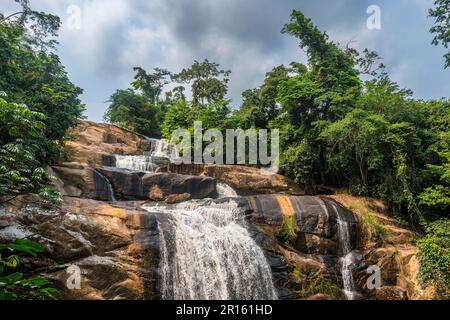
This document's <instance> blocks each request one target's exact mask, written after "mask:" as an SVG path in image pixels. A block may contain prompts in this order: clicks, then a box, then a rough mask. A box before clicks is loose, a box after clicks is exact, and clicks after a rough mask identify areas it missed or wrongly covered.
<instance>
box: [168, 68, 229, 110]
mask: <svg viewBox="0 0 450 320" xmlns="http://www.w3.org/2000/svg"><path fill="white" fill-rule="evenodd" d="M230 74H231V71H230V70H222V69H220V65H219V64H217V63H214V62H209V61H208V59H205V60H204V61H203V62H198V61H194V64H193V65H192V66H191V67H190V68H188V69H183V70H182V71H181V72H180V73H178V74H175V75H174V76H173V77H172V79H173V80H174V81H176V82H179V83H186V84H191V87H192V106H194V107H204V106H206V105H207V104H209V103H212V102H214V101H218V100H224V99H225V95H226V94H227V92H228V82H229V81H230V78H229V77H230Z"/></svg>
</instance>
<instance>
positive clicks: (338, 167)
mask: <svg viewBox="0 0 450 320" xmlns="http://www.w3.org/2000/svg"><path fill="white" fill-rule="evenodd" d="M387 130H388V122H387V121H386V120H385V119H384V118H383V117H382V116H380V115H377V114H374V113H371V112H368V111H365V110H359V109H355V110H353V111H352V112H350V113H348V114H347V116H346V117H345V118H344V119H342V120H340V121H337V122H335V123H332V124H330V125H329V126H328V127H327V128H326V129H325V130H324V131H323V132H322V133H321V137H322V138H323V139H324V140H325V141H326V142H327V143H328V145H329V146H330V148H331V149H330V150H329V152H327V154H328V158H329V159H328V163H329V165H330V166H331V167H332V169H333V170H334V171H336V172H342V173H343V174H344V175H346V176H347V177H348V179H349V182H353V185H354V186H355V187H356V188H357V189H358V191H359V192H360V193H362V194H367V192H368V188H369V175H370V173H371V172H373V171H376V170H380V168H382V164H383V162H384V156H383V149H382V148H383V139H384V136H385V135H386V133H387ZM354 167H356V168H357V170H352V168H354ZM356 172H357V173H358V177H357V181H358V183H355V182H354V180H353V179H355V178H356V177H354V176H353V175H354V173H356Z"/></svg>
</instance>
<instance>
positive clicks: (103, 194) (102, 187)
mask: <svg viewBox="0 0 450 320" xmlns="http://www.w3.org/2000/svg"><path fill="white" fill-rule="evenodd" d="M94 186H95V193H96V198H97V199H101V200H104V201H110V202H115V201H117V200H116V197H115V195H114V189H113V187H112V185H111V183H110V182H109V180H108V179H107V178H106V177H105V176H104V175H102V174H101V173H100V172H98V171H94Z"/></svg>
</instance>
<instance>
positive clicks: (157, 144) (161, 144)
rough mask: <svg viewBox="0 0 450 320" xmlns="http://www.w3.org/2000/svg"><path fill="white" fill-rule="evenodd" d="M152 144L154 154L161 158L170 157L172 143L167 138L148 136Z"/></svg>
mask: <svg viewBox="0 0 450 320" xmlns="http://www.w3.org/2000/svg"><path fill="white" fill-rule="evenodd" d="M148 141H150V142H151V144H152V156H154V157H160V158H167V159H169V158H170V145H169V143H168V142H167V140H165V139H152V138H148Z"/></svg>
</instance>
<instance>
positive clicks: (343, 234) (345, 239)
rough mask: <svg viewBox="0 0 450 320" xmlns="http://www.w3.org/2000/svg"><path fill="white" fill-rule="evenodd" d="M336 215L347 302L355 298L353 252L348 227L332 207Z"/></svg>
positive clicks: (337, 210)
mask: <svg viewBox="0 0 450 320" xmlns="http://www.w3.org/2000/svg"><path fill="white" fill-rule="evenodd" d="M332 207H333V210H334V212H335V213H336V219H337V227H338V237H339V245H340V249H341V251H342V256H341V258H340V259H339V262H340V264H341V273H342V282H343V285H344V294H345V296H346V297H347V299H348V300H354V299H355V297H356V292H355V283H354V280H353V273H352V265H353V263H354V252H353V250H352V245H351V238H350V226H349V223H348V222H347V221H346V220H345V217H344V216H343V215H342V213H341V211H340V210H339V209H338V208H337V207H336V205H334V204H333V205H332Z"/></svg>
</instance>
